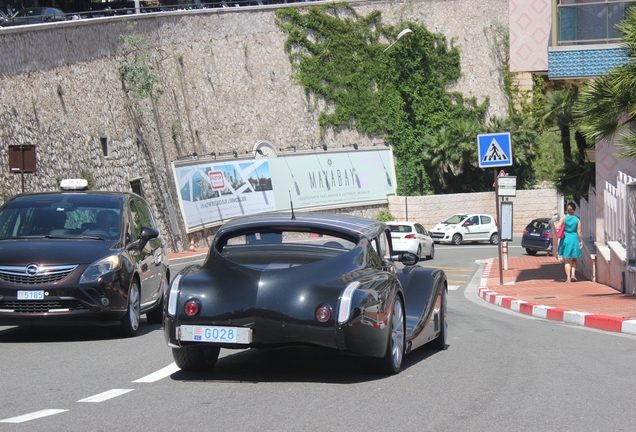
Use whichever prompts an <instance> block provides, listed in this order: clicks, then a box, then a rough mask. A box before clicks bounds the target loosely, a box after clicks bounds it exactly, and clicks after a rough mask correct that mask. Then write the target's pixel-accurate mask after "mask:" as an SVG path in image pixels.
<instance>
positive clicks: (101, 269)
mask: <svg viewBox="0 0 636 432" xmlns="http://www.w3.org/2000/svg"><path fill="white" fill-rule="evenodd" d="M120 267H121V258H119V255H110V256H107V257H105V258H102V259H100V260H98V261H95V262H94V263H93V264H91V265H89V266H88V268H87V269H86V270H84V273H82V277H81V278H80V283H93V282H95V281H97V279H99V278H100V277H102V276H104V275H105V274H107V273H110V272H113V271H115V270H119V268H120Z"/></svg>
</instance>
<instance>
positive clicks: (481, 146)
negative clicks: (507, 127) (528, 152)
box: [477, 132, 512, 168]
mask: <svg viewBox="0 0 636 432" xmlns="http://www.w3.org/2000/svg"><path fill="white" fill-rule="evenodd" d="M477 153H478V157H479V168H491V167H493V168H496V167H503V166H510V165H512V141H511V139H510V132H500V133H491V134H480V135H477Z"/></svg>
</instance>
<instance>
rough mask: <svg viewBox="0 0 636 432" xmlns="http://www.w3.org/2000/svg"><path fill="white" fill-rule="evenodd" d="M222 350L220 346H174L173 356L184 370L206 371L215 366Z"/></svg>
mask: <svg viewBox="0 0 636 432" xmlns="http://www.w3.org/2000/svg"><path fill="white" fill-rule="evenodd" d="M220 351H221V349H220V348H219V347H199V346H191V347H183V348H172V358H174V362H175V363H176V364H177V366H179V368H180V369H181V370H183V371H206V370H211V369H212V368H214V365H216V361H217V359H218V358H219V352H220Z"/></svg>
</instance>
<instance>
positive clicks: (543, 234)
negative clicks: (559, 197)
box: [521, 218, 552, 255]
mask: <svg viewBox="0 0 636 432" xmlns="http://www.w3.org/2000/svg"><path fill="white" fill-rule="evenodd" d="M551 220H552V218H537V219H533V220H532V221H531V222H530V223H529V224H528V226H526V228H525V229H524V230H523V235H522V237H521V247H522V248H525V249H526V252H527V253H528V255H536V254H537V252H539V251H545V252H547V253H548V255H551V254H552V226H551V224H550V222H551Z"/></svg>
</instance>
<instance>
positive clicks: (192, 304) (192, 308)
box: [183, 300, 199, 316]
mask: <svg viewBox="0 0 636 432" xmlns="http://www.w3.org/2000/svg"><path fill="white" fill-rule="evenodd" d="M183 310H184V311H185V313H186V315H188V316H195V315H196V314H198V313H199V304H198V303H197V302H196V301H195V300H188V301H187V302H186V303H185V305H184V306H183Z"/></svg>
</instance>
